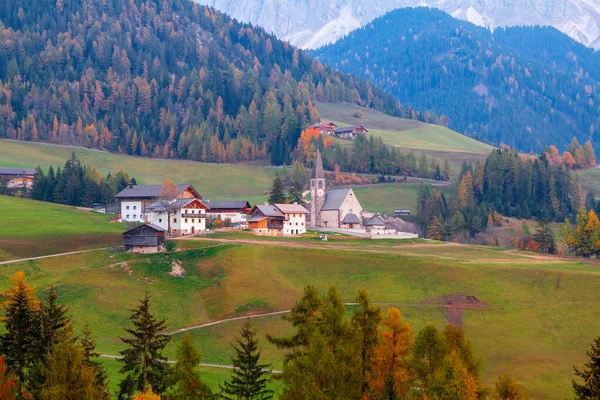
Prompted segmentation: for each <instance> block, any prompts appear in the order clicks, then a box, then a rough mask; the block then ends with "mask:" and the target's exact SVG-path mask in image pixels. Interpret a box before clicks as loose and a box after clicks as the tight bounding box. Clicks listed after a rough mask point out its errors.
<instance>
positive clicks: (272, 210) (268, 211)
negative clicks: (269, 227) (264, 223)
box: [255, 204, 284, 217]
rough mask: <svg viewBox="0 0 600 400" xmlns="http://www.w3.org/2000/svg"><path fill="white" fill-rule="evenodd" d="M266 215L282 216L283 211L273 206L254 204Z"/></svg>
mask: <svg viewBox="0 0 600 400" xmlns="http://www.w3.org/2000/svg"><path fill="white" fill-rule="evenodd" d="M255 207H256V208H257V209H258V210H259V211H260V212H261V213H262V214H263V215H264V216H266V217H283V216H284V215H283V213H282V212H281V211H279V210H278V209H277V207H275V206H271V205H264V204H259V205H256V206H255Z"/></svg>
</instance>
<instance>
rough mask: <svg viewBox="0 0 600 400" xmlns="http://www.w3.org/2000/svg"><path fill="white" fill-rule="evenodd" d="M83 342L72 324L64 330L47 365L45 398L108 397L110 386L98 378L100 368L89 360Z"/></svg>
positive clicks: (50, 399) (43, 388)
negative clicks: (79, 340) (92, 364)
mask: <svg viewBox="0 0 600 400" xmlns="http://www.w3.org/2000/svg"><path fill="white" fill-rule="evenodd" d="M83 353H84V352H83V349H82V347H81V345H80V344H79V343H78V342H77V341H75V339H74V338H73V332H72V331H71V329H70V328H67V329H65V330H64V331H63V332H61V333H60V338H59V341H58V342H57V343H56V344H55V345H54V347H53V348H52V351H51V353H50V356H49V359H48V365H47V366H46V367H44V368H43V370H42V376H43V378H44V379H43V382H44V383H43V385H42V387H41V391H40V399H41V400H55V399H64V400H80V399H107V398H109V394H108V393H107V392H106V388H103V387H99V386H98V385H97V382H96V370H95V368H92V367H90V366H88V365H87V364H86V361H85V358H84V355H83Z"/></svg>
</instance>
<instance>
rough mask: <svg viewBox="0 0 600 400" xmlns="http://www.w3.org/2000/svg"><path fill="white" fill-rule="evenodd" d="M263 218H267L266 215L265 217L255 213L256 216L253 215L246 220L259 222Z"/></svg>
mask: <svg viewBox="0 0 600 400" xmlns="http://www.w3.org/2000/svg"><path fill="white" fill-rule="evenodd" d="M265 219H267V217H265V216H263V215H257V216H254V217H252V218H250V219H249V220H248V222H260V221H263V220H265Z"/></svg>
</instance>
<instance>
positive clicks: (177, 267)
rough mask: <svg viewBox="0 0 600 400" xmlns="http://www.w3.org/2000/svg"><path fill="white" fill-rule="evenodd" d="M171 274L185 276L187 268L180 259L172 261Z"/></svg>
mask: <svg viewBox="0 0 600 400" xmlns="http://www.w3.org/2000/svg"><path fill="white" fill-rule="evenodd" d="M169 275H171V276H174V277H177V278H181V277H184V276H185V269H183V267H182V266H181V263H180V262H179V261H177V260H173V262H172V263H171V272H169Z"/></svg>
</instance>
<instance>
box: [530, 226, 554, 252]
mask: <svg viewBox="0 0 600 400" xmlns="http://www.w3.org/2000/svg"><path fill="white" fill-rule="evenodd" d="M533 240H535V241H536V242H537V243H538V244H539V245H540V249H541V250H542V251H543V252H544V253H549V254H554V253H556V235H555V234H554V232H553V231H552V228H551V227H550V224H549V223H548V221H547V220H545V219H542V220H540V221H539V222H538V224H537V226H536V228H535V233H534V234H533Z"/></svg>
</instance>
